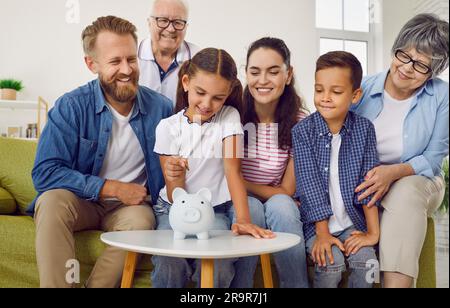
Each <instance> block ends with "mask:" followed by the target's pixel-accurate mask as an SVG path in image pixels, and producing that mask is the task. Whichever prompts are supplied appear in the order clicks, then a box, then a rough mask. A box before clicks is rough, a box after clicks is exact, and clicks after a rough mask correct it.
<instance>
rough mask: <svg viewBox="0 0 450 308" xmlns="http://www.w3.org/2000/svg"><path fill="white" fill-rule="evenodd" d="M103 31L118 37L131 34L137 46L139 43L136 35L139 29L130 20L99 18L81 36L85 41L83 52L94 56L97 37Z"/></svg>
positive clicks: (108, 17)
mask: <svg viewBox="0 0 450 308" xmlns="http://www.w3.org/2000/svg"><path fill="white" fill-rule="evenodd" d="M103 31H107V32H112V33H115V34H118V35H127V34H130V35H131V36H133V39H134V41H135V42H136V44H137V42H138V37H137V34H136V31H137V29H136V27H135V26H134V25H133V24H132V23H131V22H129V21H128V20H125V19H122V18H119V17H116V16H105V17H99V18H98V19H97V20H96V21H94V22H93V23H92V24H91V25H89V26H88V27H86V29H84V30H83V33H82V35H81V39H82V40H83V50H84V53H85V54H86V55H88V56H91V55H93V54H94V49H95V43H96V41H97V37H98V35H99V34H100V33H101V32H103Z"/></svg>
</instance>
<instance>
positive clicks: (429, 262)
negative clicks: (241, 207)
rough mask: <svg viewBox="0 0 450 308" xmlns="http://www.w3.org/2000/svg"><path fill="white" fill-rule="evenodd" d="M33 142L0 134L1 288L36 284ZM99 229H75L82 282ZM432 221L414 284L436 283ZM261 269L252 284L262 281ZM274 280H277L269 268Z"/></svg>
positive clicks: (145, 282)
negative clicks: (31, 212) (29, 208)
mask: <svg viewBox="0 0 450 308" xmlns="http://www.w3.org/2000/svg"><path fill="white" fill-rule="evenodd" d="M36 146H37V145H36V143H35V142H32V141H26V140H17V139H7V138H0V288H30V287H31V288H35V287H39V277H38V270H37V266H36V256H35V226H34V222H33V219H32V218H31V217H28V216H25V211H26V208H27V206H28V205H29V204H30V202H31V201H32V200H33V199H34V197H35V196H36V192H35V190H34V188H33V183H32V180H31V169H32V167H33V162H34V156H35V153H36ZM100 234H101V232H100V231H84V232H78V233H76V234H75V238H76V258H77V260H79V261H80V267H81V282H83V281H85V279H86V278H87V277H88V275H89V273H90V271H91V269H92V267H93V265H94V263H95V260H96V259H97V257H98V256H99V255H100V253H101V252H102V250H103V249H104V247H105V246H104V245H103V243H102V242H101V241H100ZM434 247H435V236H434V222H433V220H431V219H430V220H429V224H428V234H427V239H426V243H425V246H424V249H423V251H422V257H421V263H420V270H421V273H420V277H419V280H418V283H417V286H418V287H427V288H434V287H436V271H435V248H434ZM151 268H152V265H151V262H150V256H145V257H144V258H143V259H142V262H141V263H140V265H139V266H138V269H137V271H136V274H135V280H134V287H151V282H150V271H151ZM260 273H261V271H260V269H258V270H257V271H256V276H257V277H256V279H255V281H256V282H255V285H256V287H261V286H262V279H261V274H260ZM274 280H275V283H276V281H277V277H276V273H275V272H274Z"/></svg>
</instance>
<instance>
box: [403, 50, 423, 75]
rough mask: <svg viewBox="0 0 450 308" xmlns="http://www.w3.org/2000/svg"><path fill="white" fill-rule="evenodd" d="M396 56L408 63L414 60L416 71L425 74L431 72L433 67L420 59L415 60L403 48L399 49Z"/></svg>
mask: <svg viewBox="0 0 450 308" xmlns="http://www.w3.org/2000/svg"><path fill="white" fill-rule="evenodd" d="M395 57H396V58H397V60H399V61H400V62H402V63H404V64H408V63H411V62H412V64H413V68H414V70H415V71H416V72H419V73H421V74H424V75H427V74H429V73H430V72H431V68H430V67H429V66H427V65H425V64H423V63H422V62H420V61H415V60H413V59H411V57H410V56H409V55H408V54H407V53H406V52H404V51H402V50H397V52H396V53H395Z"/></svg>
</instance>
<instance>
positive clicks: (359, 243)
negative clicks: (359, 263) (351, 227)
mask: <svg viewBox="0 0 450 308" xmlns="http://www.w3.org/2000/svg"><path fill="white" fill-rule="evenodd" d="M379 239H380V236H379V235H378V234H371V233H364V232H361V231H355V232H353V233H352V234H351V236H350V237H349V238H348V239H347V240H346V241H345V243H344V247H345V255H346V256H347V257H348V256H350V255H354V254H356V253H357V252H358V251H359V250H360V249H361V248H363V247H369V246H374V245H376V244H377V243H378V241H379Z"/></svg>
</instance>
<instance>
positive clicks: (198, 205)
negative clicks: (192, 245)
mask: <svg viewBox="0 0 450 308" xmlns="http://www.w3.org/2000/svg"><path fill="white" fill-rule="evenodd" d="M211 198H212V196H211V191H210V190H209V189H207V188H204V189H202V190H200V191H199V192H198V193H196V194H193V195H191V194H188V193H187V192H186V191H185V190H184V189H182V188H176V189H175V190H174V191H173V194H172V199H173V204H172V206H171V208H170V213H169V223H170V226H171V227H172V229H173V231H174V238H175V239H176V240H183V239H185V238H186V236H188V235H196V236H197V238H198V239H199V240H207V239H209V231H210V230H211V228H212V226H213V224H214V218H215V214H214V208H213V207H212V206H211Z"/></svg>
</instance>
